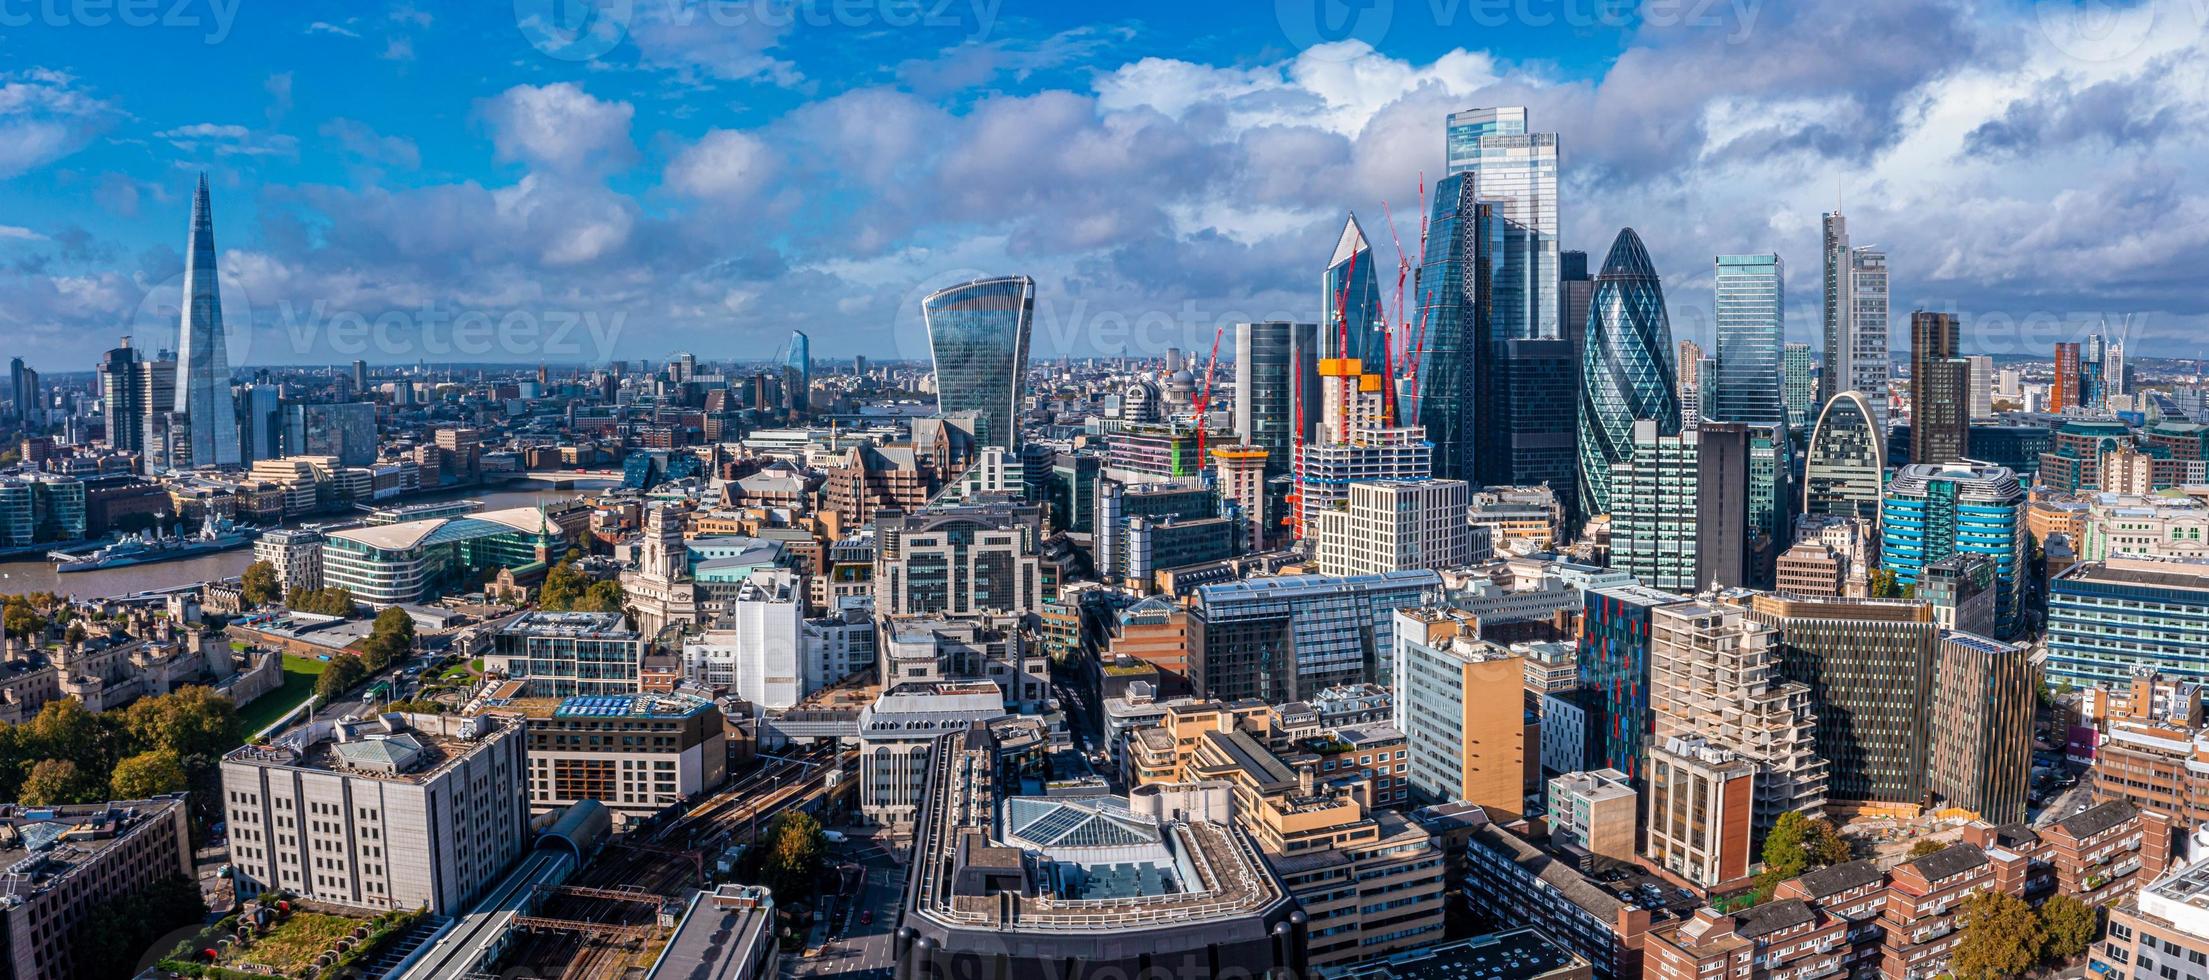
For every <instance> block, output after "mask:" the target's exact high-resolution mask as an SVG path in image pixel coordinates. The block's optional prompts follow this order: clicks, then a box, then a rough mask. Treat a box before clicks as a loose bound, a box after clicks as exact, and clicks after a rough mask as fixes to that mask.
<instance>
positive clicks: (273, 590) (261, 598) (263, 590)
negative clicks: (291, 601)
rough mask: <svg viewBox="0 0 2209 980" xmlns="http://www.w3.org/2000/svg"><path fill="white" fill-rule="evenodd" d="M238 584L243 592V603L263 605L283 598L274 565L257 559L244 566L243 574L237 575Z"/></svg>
mask: <svg viewBox="0 0 2209 980" xmlns="http://www.w3.org/2000/svg"><path fill="white" fill-rule="evenodd" d="M238 586H239V589H240V590H241V591H243V592H244V593H245V604H246V605H247V606H248V607H251V606H265V605H268V604H269V603H271V602H275V601H277V600H278V599H281V598H283V588H282V586H281V585H279V584H278V583H277V581H276V566H275V565H271V564H269V563H268V562H265V561H257V562H254V563H253V564H251V565H247V566H246V567H245V574H243V575H240V576H238Z"/></svg>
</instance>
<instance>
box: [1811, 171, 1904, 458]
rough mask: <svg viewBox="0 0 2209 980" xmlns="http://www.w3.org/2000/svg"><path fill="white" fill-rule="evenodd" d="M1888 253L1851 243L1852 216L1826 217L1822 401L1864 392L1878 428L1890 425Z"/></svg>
mask: <svg viewBox="0 0 2209 980" xmlns="http://www.w3.org/2000/svg"><path fill="white" fill-rule="evenodd" d="M1887 295H1888V294H1887V253H1886V252H1884V251H1881V250H1879V249H1877V248H1873V247H1871V246H1855V245H1850V244H1849V232H1848V219H1847V218H1844V217H1842V216H1841V212H1839V211H1834V212H1832V213H1830V214H1827V215H1826V216H1825V297H1824V298H1825V312H1824V324H1823V326H1824V330H1825V364H1824V373H1823V375H1822V384H1821V389H1820V392H1821V393H1820V394H1819V402H1820V403H1821V404H1822V403H1825V402H1830V401H1832V400H1834V399H1835V398H1839V397H1840V396H1841V393H1842V392H1846V391H1861V392H1863V393H1864V398H1865V402H1866V404H1869V405H1870V406H1871V408H1872V417H1873V418H1874V419H1875V420H1877V421H1878V423H1879V429H1880V431H1881V432H1885V431H1886V429H1887V379H1888V377H1889V376H1890V375H1892V374H1893V373H1894V357H1893V355H1892V354H1891V353H1890V352H1889V350H1888V347H1887V331H1888V323H1887Z"/></svg>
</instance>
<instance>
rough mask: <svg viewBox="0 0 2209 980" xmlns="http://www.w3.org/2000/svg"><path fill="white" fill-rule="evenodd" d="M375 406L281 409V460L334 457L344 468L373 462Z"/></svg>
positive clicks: (349, 404) (348, 404)
mask: <svg viewBox="0 0 2209 980" xmlns="http://www.w3.org/2000/svg"><path fill="white" fill-rule="evenodd" d="M376 446H377V442H376V406H374V405H371V404H369V403H367V402H338V403H336V404H329V405H322V404H315V405H286V406H284V445H283V452H282V453H281V454H280V455H284V456H335V457H337V459H338V462H340V463H342V464H344V465H346V466H367V465H370V464H372V463H374V462H375V461H376Z"/></svg>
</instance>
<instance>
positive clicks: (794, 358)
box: [782, 330, 813, 415]
mask: <svg viewBox="0 0 2209 980" xmlns="http://www.w3.org/2000/svg"><path fill="white" fill-rule="evenodd" d="M812 399H813V341H812V339H811V338H809V337H807V336H806V335H805V331H803V330H792V331H790V344H789V346H787V347H785V348H783V354H782V401H783V407H784V408H786V409H788V410H789V411H790V412H792V413H793V414H797V415H803V414H805V412H806V410H807V409H808V408H810V407H811V405H812Z"/></svg>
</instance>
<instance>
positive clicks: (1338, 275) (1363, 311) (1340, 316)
mask: <svg viewBox="0 0 2209 980" xmlns="http://www.w3.org/2000/svg"><path fill="white" fill-rule="evenodd" d="M1373 263H1374V258H1373V246H1372V245H1371V244H1370V243H1369V242H1367V241H1366V238H1365V229H1363V228H1361V227H1359V226H1358V216H1357V215H1355V214H1352V215H1350V216H1349V218H1348V219H1346V220H1345V221H1344V222H1343V224H1342V237H1341V238H1339V239H1337V240H1336V242H1335V250H1334V253H1333V254H1331V255H1329V256H1328V257H1327V271H1326V272H1325V273H1324V274H1323V275H1321V277H1320V302H1321V303H1322V304H1324V305H1323V309H1324V310H1325V311H1326V312H1325V315H1324V316H1323V318H1322V319H1321V321H1320V336H1319V343H1320V349H1321V350H1323V351H1325V356H1327V357H1354V358H1357V359H1358V360H1359V361H1360V362H1362V364H1363V366H1364V369H1365V370H1366V371H1368V372H1370V373H1374V374H1379V373H1381V367H1382V365H1383V364H1384V363H1386V361H1387V359H1388V350H1387V348H1388V345H1387V342H1386V335H1385V333H1384V332H1383V331H1385V330H1386V329H1387V326H1388V323H1387V310H1385V309H1384V308H1383V307H1382V306H1381V280H1380V274H1379V273H1378V272H1377V271H1376V270H1375V269H1374V268H1373Z"/></svg>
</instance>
